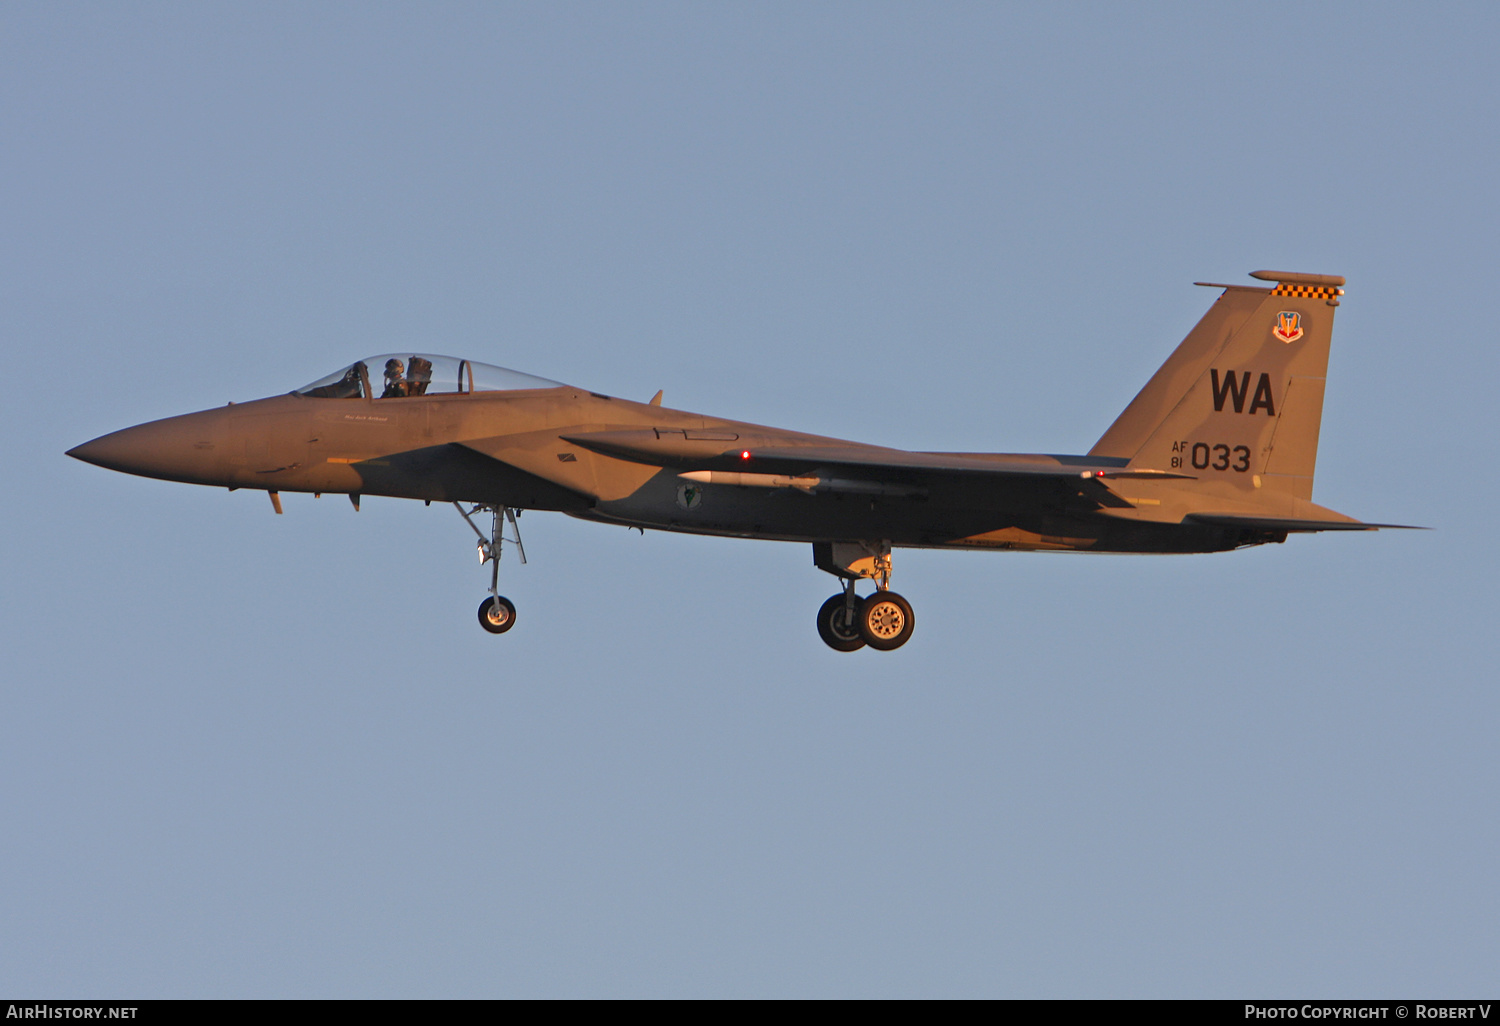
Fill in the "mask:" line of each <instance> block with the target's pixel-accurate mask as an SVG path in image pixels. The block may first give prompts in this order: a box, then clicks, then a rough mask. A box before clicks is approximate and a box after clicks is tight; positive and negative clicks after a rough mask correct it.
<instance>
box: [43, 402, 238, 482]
mask: <svg viewBox="0 0 1500 1026" xmlns="http://www.w3.org/2000/svg"><path fill="white" fill-rule="evenodd" d="M214 428H215V425H214V423H213V422H212V421H211V420H210V419H208V418H204V417H203V416H202V415H199V414H189V415H187V416H185V417H169V418H167V419H166V420H156V421H152V422H151V423H149V424H137V425H136V426H135V427H128V428H125V429H124V430H123V431H114V432H111V433H110V434H107V435H100V436H99V437H98V438H95V439H94V440H92V441H89V442H84V443H83V444H82V445H78V446H74V447H73V448H71V449H69V450H68V455H69V456H72V457H73V458H74V459H76V460H83V461H84V462H85V463H92V464H94V465H95V466H98V467H104V468H106V469H108V470H118V471H121V472H123V473H126V474H140V475H141V476H143V477H156V478H165V479H167V480H169V481H206V480H209V479H210V478H211V477H212V476H213V471H214V469H215V467H214V463H215V459H214V456H215V452H214V450H215V449H216V448H217V447H216V446H215V445H214V444H213V443H214V442H215V441H217V439H216V438H215V437H214Z"/></svg>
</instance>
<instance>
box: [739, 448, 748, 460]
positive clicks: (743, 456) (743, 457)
mask: <svg viewBox="0 0 1500 1026" xmlns="http://www.w3.org/2000/svg"><path fill="white" fill-rule="evenodd" d="M749 458H750V450H749V449H746V450H745V451H744V452H742V453H740V459H742V460H748V459H749Z"/></svg>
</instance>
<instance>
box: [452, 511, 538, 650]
mask: <svg viewBox="0 0 1500 1026" xmlns="http://www.w3.org/2000/svg"><path fill="white" fill-rule="evenodd" d="M453 508H454V509H456V510H458V515H459V516H461V517H463V518H464V521H465V522H466V523H467V524H468V525H469V526H470V527H471V528H473V529H474V533H475V534H476V535H478V536H479V565H480V566H483V565H484V564H486V563H488V564H490V597H489V598H487V599H485V600H484V601H483V602H481V603H479V626H481V627H483V628H484V629H485V630H487V631H489V632H490V633H491V634H504V633H505V632H506V631H508V630H510V629H511V628H512V627H514V626H515V625H516V606H515V603H514V602H512V601H511V600H510V599H508V598H506V597H505V596H504V595H502V594H500V550H501V547H502V546H503V545H504V544H505V542H506V541H507V539H506V537H505V533H504V528H505V524H506V523H507V522H509V523H510V527H511V530H512V531H513V532H515V537H514V538H511V539H509V541H511V542H513V543H515V546H516V551H517V552H518V553H520V556H521V562H522V563H525V562H526V546H524V545H522V544H521V525H520V524H518V523H516V515H517V514H518V513H520V512H521V511H520V510H518V509H515V508H514V507H512V506H475V507H474V508H473V509H471V510H469V511H468V512H465V511H464V508H463V507H462V506H460V505H459V504H458V503H456V502H455V503H454V504H453ZM475 513H489V514H490V533H489V535H488V536H486V535H485V533H484V532H483V531H481V530H480V529H479V525H477V524H475V523H474V514H475Z"/></svg>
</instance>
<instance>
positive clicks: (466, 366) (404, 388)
mask: <svg viewBox="0 0 1500 1026" xmlns="http://www.w3.org/2000/svg"><path fill="white" fill-rule="evenodd" d="M562 387H564V386H563V383H562V382H561V381H549V380H548V379H547V378H539V377H536V376H535V375H533V374H522V373H521V372H520V371H513V370H507V369H506V368H504V367H492V366H491V365H489V364H487V363H475V362H474V361H473V360H459V359H455V358H454V357H452V356H435V355H433V354H431V353H383V354H381V355H380V356H371V357H368V358H367V359H364V360H360V361H359V362H358V363H353V364H350V365H349V366H348V367H345V368H344V369H343V370H339V371H334V372H333V373H332V374H330V375H328V376H327V377H326V378H319V379H318V380H317V381H314V382H313V383H312V384H310V385H304V386H303V387H302V388H299V389H297V394H298V395H305V396H310V397H312V398H314V399H363V398H365V397H367V396H368V397H370V398H372V399H402V398H405V397H407V396H416V395H466V394H468V393H470V392H515V391H519V390H521V389H526V388H562Z"/></svg>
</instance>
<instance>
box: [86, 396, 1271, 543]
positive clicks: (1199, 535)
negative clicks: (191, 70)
mask: <svg viewBox="0 0 1500 1026" xmlns="http://www.w3.org/2000/svg"><path fill="white" fill-rule="evenodd" d="M642 433H644V434H645V437H646V438H648V439H650V438H658V439H665V440H666V442H668V443H671V442H675V446H676V447H675V448H669V449H668V450H667V452H666V456H667V457H672V458H676V457H680V456H681V454H682V452H683V451H689V452H691V451H699V450H701V451H702V452H703V453H704V454H709V453H718V452H728V453H731V454H732V453H733V452H734V451H735V450H736V449H738V448H739V447H740V446H744V447H745V450H746V451H751V450H754V449H756V448H759V447H766V446H775V447H778V448H779V449H783V450H784V449H788V448H806V449H817V448H820V447H826V446H829V445H836V446H839V447H843V448H846V449H847V448H848V447H850V446H853V445H856V443H850V442H847V441H843V440H840V439H833V438H828V437H824V436H819V435H811V434H805V433H801V432H795V431H787V430H784V429H779V428H772V427H766V426H763V425H758V424H750V423H745V422H740V421H729V420H724V419H721V418H715V417H711V416H704V415H701V414H695V413H689V412H685V411H681V410H674V409H669V408H666V407H662V406H656V405H651V404H647V403H638V402H632V401H629V400H625V399H619V398H613V397H610V396H606V395H601V394H599V393H594V392H589V391H586V390H583V389H578V388H573V387H571V386H566V385H559V386H556V387H550V388H529V389H522V390H516V391H494V392H469V393H448V394H435V395H416V396H393V397H390V398H365V397H361V396H354V397H348V398H328V397H311V396H308V395H304V394H299V393H292V394H289V395H283V396H275V397H272V398H267V399H260V400H255V401H253V402H246V403H236V404H231V405H229V406H225V407H220V408H217V409H212V410H205V411H202V412H199V413H192V414H187V415H184V416H179V417H171V418H167V419H165V420H159V421H153V422H151V423H148V424H142V425H139V426H137V427H133V428H127V429H125V430H124V431H118V432H115V433H113V434H110V435H105V436H103V437H101V438H98V439H95V440H94V441H92V442H88V443H85V444H84V445H82V446H79V447H78V448H77V449H74V450H72V451H71V452H72V455H74V456H77V457H79V458H80V459H84V460H87V461H89V462H92V463H97V464H100V465H102V466H106V467H109V468H111V469H116V470H122V471H126V472H129V473H135V474H142V475H145V476H149V477H156V478H163V479H167V480H173V481H184V482H191V483H194V484H204V485H213V486H220V487H228V488H254V489H262V490H266V491H272V492H314V493H323V492H329V493H348V494H352V495H378V496H392V497H398V498H410V499H422V500H426V501H440V502H472V503H482V504H486V505H492V506H511V507H517V508H522V509H541V510H556V511H560V512H564V513H568V514H570V515H573V516H577V517H582V518H585V519H589V520H595V521H602V522H607V523H614V524H623V525H627V526H631V527H640V528H642V529H651V530H664V531H679V532H687V533H694V534H710V535H728V536H737V537H748V538H765V539H776V540H784V541H802V542H822V541H835V540H844V539H864V538H871V539H881V540H883V541H885V542H887V543H888V544H890V545H892V546H897V547H956V548H981V549H1041V550H1062V551H1083V552H1210V551H1220V550H1224V549H1232V548H1236V547H1240V546H1243V545H1246V544H1256V543H1259V542H1263V541H1273V540H1279V538H1276V537H1274V536H1266V535H1265V533H1264V532H1259V533H1257V532H1247V531H1245V530H1242V529H1238V528H1222V527H1213V526H1207V525H1193V524H1159V523H1133V522H1128V521H1121V520H1117V519H1110V518H1107V517H1101V516H1099V515H1097V514H1096V513H1095V512H1094V510H1095V509H1096V506H1095V504H1094V503H1092V502H1089V501H1086V500H1085V499H1084V498H1083V497H1082V496H1081V495H1078V496H1074V495H1070V494H1069V487H1070V486H1069V485H1067V484H1065V483H1062V484H1060V483H1058V482H1066V481H1070V480H1072V479H1073V477H1074V475H1073V474H1071V473H1067V474H1065V475H1061V476H1058V477H1056V478H1054V479H1049V482H1048V483H1047V484H1046V485H1045V486H1039V487H1038V488H1037V489H1034V490H1030V491H1025V492H1022V493H1017V492H1016V491H1015V490H1014V489H996V488H994V487H992V486H991V484H990V482H989V481H988V480H987V479H985V478H983V477H976V478H972V479H964V480H952V479H943V480H939V481H937V482H932V481H924V480H923V479H922V478H921V477H920V475H914V476H913V477H912V481H911V483H910V485H909V486H899V487H884V488H882V489H879V490H875V491H873V492H872V491H869V490H865V491H861V490H859V488H858V482H853V483H852V485H851V487H852V489H853V490H851V488H847V487H846V488H843V489H839V488H832V489H830V488H799V487H795V486H782V487H757V486H740V485H734V484H721V483H714V482H712V481H704V482H700V481H694V480H689V479H687V478H686V477H685V475H684V474H683V473H682V472H681V468H680V467H679V466H678V465H676V464H675V463H674V462H673V461H672V459H668V458H665V457H664V458H662V459H661V462H660V463H655V462H651V461H652V460H654V459H656V457H654V456H652V455H651V453H650V452H649V451H645V452H643V451H640V449H639V448H633V449H627V450H622V449H620V448H619V447H615V448H610V447H608V446H603V445H600V444H595V443H589V444H578V443H577V442H576V441H572V440H570V439H580V438H582V439H584V441H585V442H587V440H588V437H589V436H595V437H599V436H602V437H606V438H613V437H633V436H636V435H640V434H642ZM868 448H869V449H870V451H871V452H877V453H878V452H883V451H889V450H881V449H879V448H878V447H874V446H871V447H868ZM601 449H602V450H604V451H600V450H601ZM947 455H955V454H947ZM961 455H962V456H963V458H965V459H973V460H1006V461H1012V462H1014V461H1018V460H1019V461H1026V462H1029V463H1035V464H1036V465H1038V466H1049V467H1050V466H1055V467H1056V468H1058V469H1060V470H1069V469H1071V468H1072V467H1075V466H1076V467H1083V468H1089V467H1095V466H1123V464H1124V463H1125V461H1124V460H1113V461H1111V460H1108V459H1102V460H1101V458H1099V457H1082V456H1074V457H1070V456H1052V455H1026V456H1018V455H1016V454H1001V453H992V454H985V453H975V454H961ZM737 469H740V470H743V471H745V472H747V474H748V476H750V477H757V476H758V477H765V476H767V475H756V474H755V473H754V471H756V470H757V469H758V466H757V461H756V460H755V459H753V458H749V459H747V460H746V461H745V463H744V464H743V465H741V466H740V467H738V468H737ZM888 476H889V474H887V477H888Z"/></svg>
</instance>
